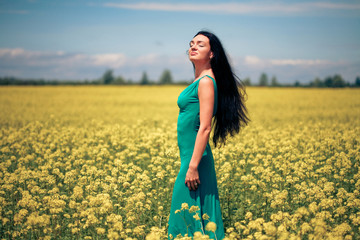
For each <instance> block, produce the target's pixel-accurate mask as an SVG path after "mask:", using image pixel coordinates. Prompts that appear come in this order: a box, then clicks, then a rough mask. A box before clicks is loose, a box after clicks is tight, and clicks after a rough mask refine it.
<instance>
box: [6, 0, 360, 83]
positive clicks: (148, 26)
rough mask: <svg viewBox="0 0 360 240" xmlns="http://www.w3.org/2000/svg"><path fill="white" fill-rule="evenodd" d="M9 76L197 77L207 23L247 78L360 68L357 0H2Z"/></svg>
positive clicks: (347, 74) (351, 73)
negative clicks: (190, 53)
mask: <svg viewBox="0 0 360 240" xmlns="http://www.w3.org/2000/svg"><path fill="white" fill-rule="evenodd" d="M0 5H1V10H0V31H1V32H2V35H3V37H2V38H1V39H0V77H5V76H9V77H16V78H43V79H49V80H55V79H61V80H71V79H76V80H85V79H97V78H100V77H101V76H102V74H103V73H104V72H105V71H106V70H107V69H112V70H113V71H114V75H115V76H122V77H124V78H125V79H132V80H133V81H134V82H138V81H139V80H140V78H141V76H142V73H143V72H144V71H145V72H146V73H147V75H148V77H149V79H152V80H154V79H159V78H160V75H161V74H162V72H163V71H164V70H165V69H169V70H170V71H171V73H172V75H173V78H174V80H175V81H180V80H182V81H184V80H185V81H187V80H190V79H192V78H193V69H192V64H191V63H190V62H189V61H188V59H187V55H186V50H187V48H188V43H189V41H190V40H191V38H192V37H193V36H194V35H195V34H196V33H197V32H198V31H199V30H202V29H207V30H210V31H212V32H214V33H215V34H216V35H217V36H218V37H219V38H220V40H221V41H222V43H223V46H224V48H225V50H226V51H227V53H228V56H229V58H230V61H231V63H232V65H233V70H234V72H235V73H236V74H237V75H238V76H239V77H240V78H241V79H245V78H250V79H251V82H252V83H253V84H255V83H257V82H258V79H259V77H260V75H261V74H262V73H263V72H264V73H266V74H267V75H268V77H269V79H270V78H271V77H272V76H276V77H277V79H278V82H279V83H281V84H291V83H294V82H295V81H299V82H300V83H302V84H306V83H308V82H310V81H313V80H314V79H315V78H316V77H318V78H320V79H323V78H325V77H327V76H333V75H335V74H340V75H341V76H342V77H343V78H344V80H345V81H346V82H350V83H353V82H354V81H355V78H356V77H357V76H360V31H358V29H360V3H359V2H358V1H342V2H341V3H338V2H337V1H326V2H324V1H292V2H291V3H289V2H287V1H274V2H272V3H269V2H268V1H242V2H236V1H215V0H212V1H198V2H197V3H192V2H190V1H181V2H179V1H162V0H156V1H155V0H154V1H151V2H145V1H125V0H124V1H122V0H121V1H107V2H103V1H100V0H95V1H81V0H77V1H70V0H66V1H59V0H56V1H51V2H48V1H44V0H29V1H26V0H22V1H17V2H13V1H10V0H5V1H1V3H0Z"/></svg>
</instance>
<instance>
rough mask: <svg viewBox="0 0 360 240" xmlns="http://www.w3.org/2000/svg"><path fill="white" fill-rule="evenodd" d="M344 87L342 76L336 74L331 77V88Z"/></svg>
mask: <svg viewBox="0 0 360 240" xmlns="http://www.w3.org/2000/svg"><path fill="white" fill-rule="evenodd" d="M345 86H346V82H345V81H344V79H343V78H342V76H341V75H340V74H336V75H335V76H334V77H333V87H345Z"/></svg>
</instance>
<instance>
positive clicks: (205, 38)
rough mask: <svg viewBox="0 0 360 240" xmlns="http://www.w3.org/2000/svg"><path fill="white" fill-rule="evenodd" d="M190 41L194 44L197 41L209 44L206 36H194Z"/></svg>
mask: <svg viewBox="0 0 360 240" xmlns="http://www.w3.org/2000/svg"><path fill="white" fill-rule="evenodd" d="M192 41H194V42H198V41H202V42H209V39H208V38H207V37H206V36H204V35H201V34H199V35H197V36H195V37H194V38H193V39H192Z"/></svg>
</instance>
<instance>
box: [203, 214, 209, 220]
mask: <svg viewBox="0 0 360 240" xmlns="http://www.w3.org/2000/svg"><path fill="white" fill-rule="evenodd" d="M202 219H204V220H209V219H210V217H209V215H207V214H206V213H204V214H203V215H202Z"/></svg>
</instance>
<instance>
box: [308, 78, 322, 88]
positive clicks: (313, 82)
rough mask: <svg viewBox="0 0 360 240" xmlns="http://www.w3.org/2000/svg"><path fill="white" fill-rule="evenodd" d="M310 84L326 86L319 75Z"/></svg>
mask: <svg viewBox="0 0 360 240" xmlns="http://www.w3.org/2000/svg"><path fill="white" fill-rule="evenodd" d="M310 86H313V87H324V82H323V81H321V79H320V78H318V77H317V78H315V79H314V81H312V82H311V83H310Z"/></svg>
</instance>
